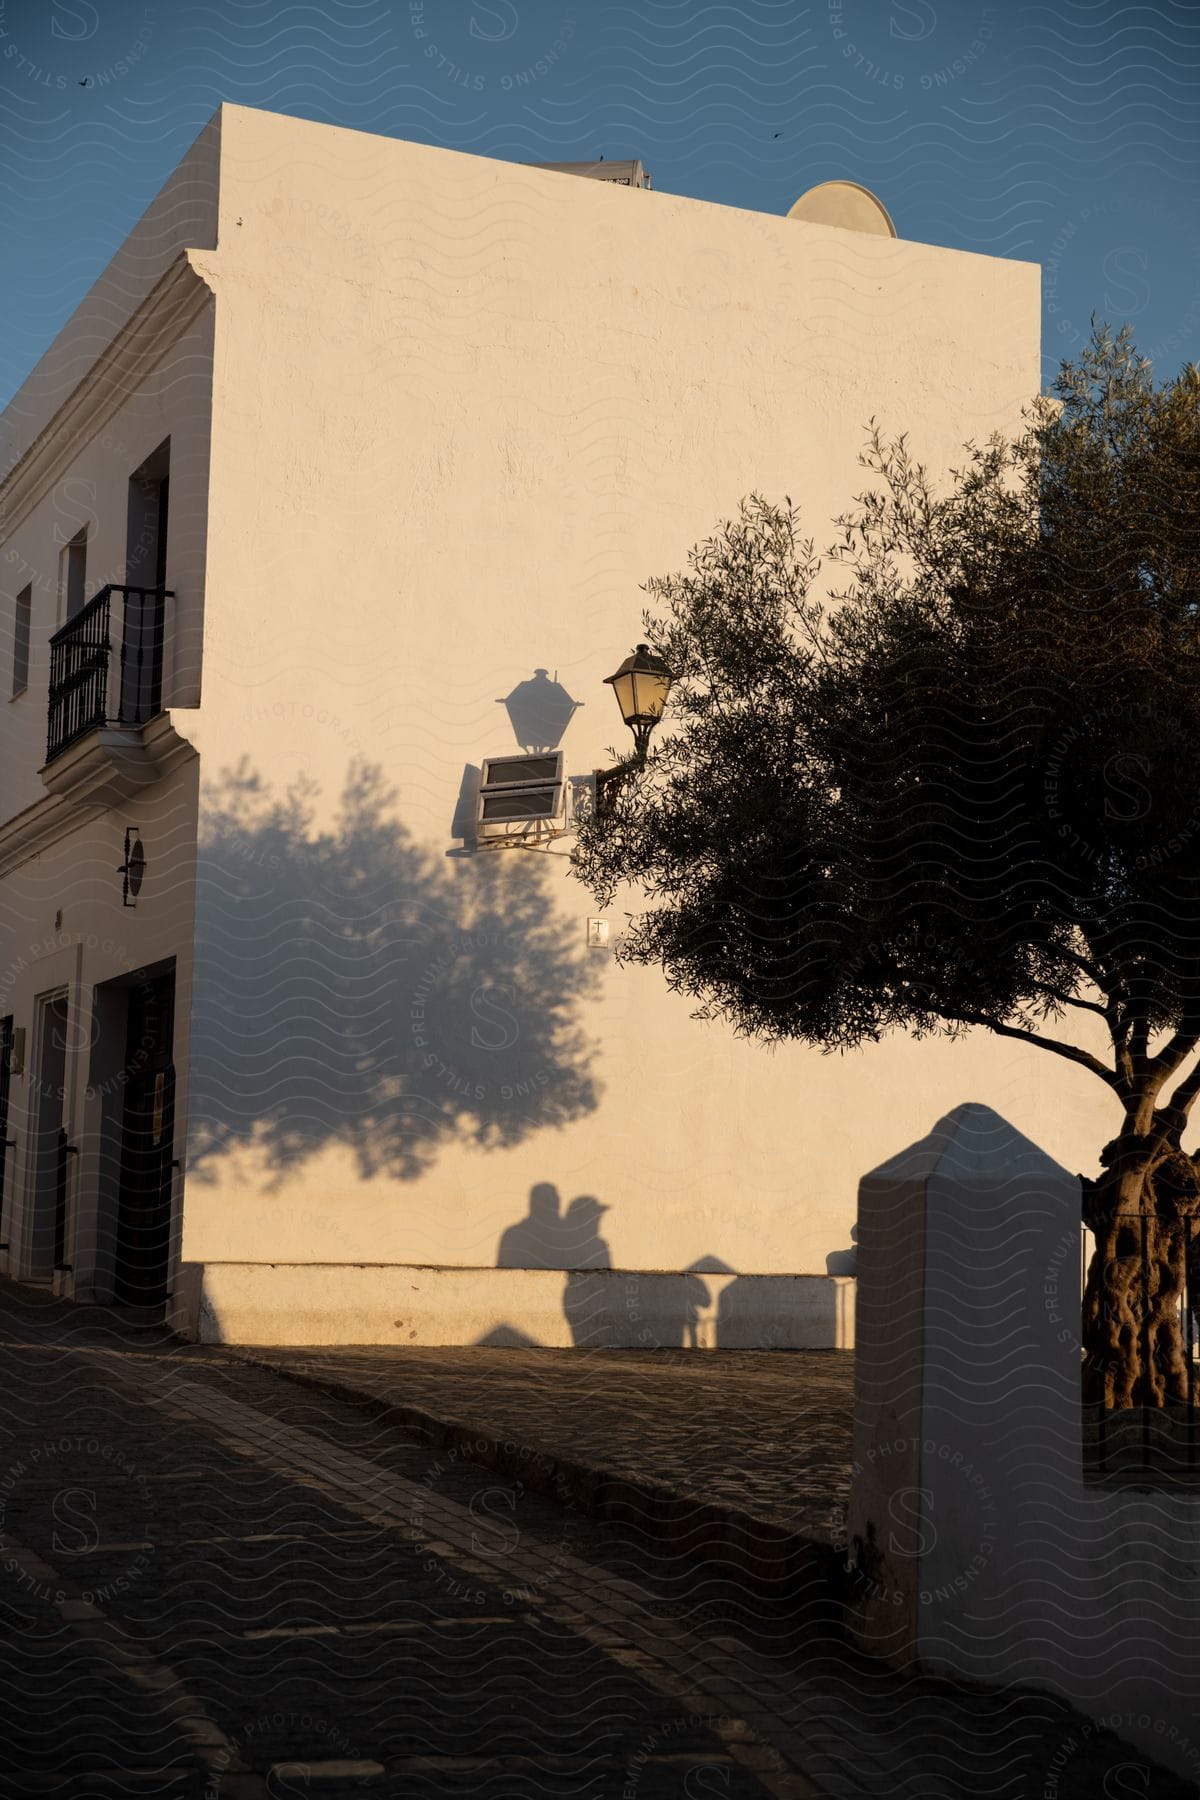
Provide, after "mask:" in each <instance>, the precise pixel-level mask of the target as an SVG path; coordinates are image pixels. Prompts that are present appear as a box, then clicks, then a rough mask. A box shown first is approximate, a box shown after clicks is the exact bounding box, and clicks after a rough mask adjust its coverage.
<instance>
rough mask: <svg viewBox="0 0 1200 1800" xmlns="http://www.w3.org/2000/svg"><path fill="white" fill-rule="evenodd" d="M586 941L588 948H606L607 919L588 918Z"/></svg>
mask: <svg viewBox="0 0 1200 1800" xmlns="http://www.w3.org/2000/svg"><path fill="white" fill-rule="evenodd" d="M587 941H588V949H589V950H607V949H608V920H607V919H589V920H588V922H587Z"/></svg>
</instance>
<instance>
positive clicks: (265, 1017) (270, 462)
mask: <svg viewBox="0 0 1200 1800" xmlns="http://www.w3.org/2000/svg"><path fill="white" fill-rule="evenodd" d="M1037 386H1038V272H1037V270H1036V268H1034V267H1033V266H1031V265H1028V264H1021V263H1013V262H1006V261H1000V260H996V259H992V258H988V257H980V256H972V255H965V254H961V253H957V252H952V251H948V250H942V249H937V248H932V247H930V246H927V245H920V244H912V243H906V242H903V241H899V240H895V239H892V238H890V237H884V236H870V235H864V234H863V233H861V232H857V231H851V230H845V229H839V228H837V227H835V226H831V225H825V224H816V223H802V222H798V221H796V220H791V219H784V218H776V217H768V216H764V215H760V214H755V213H747V212H740V211H737V210H735V209H732V208H728V207H720V206H712V205H707V204H704V203H702V202H698V201H695V200H687V199H681V198H678V197H675V196H672V195H670V194H666V193H662V192H658V191H646V190H644V189H640V188H634V187H626V186H619V185H613V184H609V183H606V182H602V181H594V180H581V179H579V178H577V177H576V176H574V175H572V174H569V173H559V172H553V171H549V170H541V169H535V168H529V167H523V166H517V165H513V164H508V163H503V162H496V161H492V160H488V159H485V158H481V157H476V156H464V155H459V154H456V153H453V152H449V151H445V150H438V149H430V148H426V147H424V146H422V145H419V144H410V143H403V142H396V141H393V140H391V139H385V138H378V137H372V136H367V135H363V134H360V133H356V132H349V131H340V130H334V129H330V128H328V127H325V126H319V125H313V124H308V123H304V122H301V121H298V120H294V119H289V118H282V117H278V116H274V115H270V114H264V113H259V112H254V111H249V110H247V109H244V108H241V107H228V106H227V107H224V108H223V109H222V110H221V112H220V113H219V114H218V115H217V117H216V118H214V120H213V121H212V123H211V124H210V125H209V126H208V128H207V129H206V131H205V132H204V133H203V135H202V136H201V137H200V139H199V140H198V141H197V143H196V145H195V146H194V147H193V149H192V150H191V151H190V152H189V154H188V156H187V157H186V158H185V159H184V161H183V163H182V164H181V165H180V167H179V169H178V170H177V171H176V173H175V175H174V176H173V177H172V178H171V180H170V182H169V183H168V184H167V186H166V187H165V188H164V189H163V191H162V193H161V194H160V195H159V197H158V199H157V200H156V201H155V203H154V204H153V206H152V207H151V208H150V210H149V212H148V213H147V214H146V215H145V217H144V218H143V219H142V221H141V222H140V224H139V225H138V226H137V227H136V229H135V230H134V231H133V232H132V233H131V235H130V237H129V238H128V240H127V241H126V243H125V244H124V245H123V246H122V247H121V249H120V250H119V251H118V253H117V255H116V257H115V258H114V260H113V262H112V263H111V264H110V265H109V267H108V269H107V270H106V271H105V273H104V275H103V276H102V277H101V278H100V280H99V281H98V282H97V284H96V286H95V287H94V288H93V289H92V291H91V293H90V294H89V295H88V296H87V298H86V300H85V301H84V302H83V303H82V305H81V306H80V307H79V309H78V311H77V312H76V314H75V315H74V317H73V318H72V320H71V321H70V323H69V324H68V325H67V326H66V327H65V329H64V330H63V331H62V333H61V334H60V335H59V337H58V338H57V339H56V340H55V342H54V343H53V345H52V346H51V347H50V349H49V350H48V351H47V353H46V355H45V356H44V358H43V359H42V361H41V362H40V363H39V364H38V366H37V368H36V369H35V371H34V372H33V374H32V375H31V376H30V378H29V380H28V381H27V382H26V383H25V385H24V386H23V387H22V388H21V390H20V392H19V393H18V394H17V396H16V397H15V399H14V400H13V402H12V404H11V405H10V407H9V408H8V410H7V412H6V413H5V414H4V416H3V420H2V422H0V476H2V483H0V539H2V542H0V589H2V595H3V615H2V617H0V680H2V681H3V682H4V683H5V684H6V690H5V695H4V697H5V700H6V702H7V704H4V705H3V706H2V707H0V728H2V729H3V733H4V737H3V745H2V753H3V770H4V785H3V801H2V805H0V821H2V822H0V894H2V903H0V929H2V932H3V938H2V941H0V1018H3V1019H4V1021H5V1023H4V1026H3V1030H4V1033H5V1042H6V1043H8V1044H9V1045H10V1050H9V1051H8V1052H7V1053H6V1054H8V1055H9V1056H10V1057H11V1076H10V1078H9V1079H8V1082H7V1093H6V1097H5V1098H6V1114H5V1117H6V1129H5V1130H4V1132H3V1133H2V1134H0V1135H3V1136H4V1137H5V1138H6V1139H8V1140H9V1142H8V1145H7V1148H6V1152H5V1161H4V1165H3V1189H2V1198H3V1212H2V1229H0V1243H2V1244H3V1249H2V1250H0V1267H4V1268H7V1270H8V1271H9V1273H11V1274H15V1275H17V1276H18V1277H20V1278H22V1279H25V1280H35V1281H36V1280H42V1281H48V1280H53V1281H54V1282H55V1284H56V1285H57V1286H58V1287H59V1288H60V1290H62V1291H64V1292H67V1293H74V1294H76V1295H79V1296H87V1297H91V1298H98V1299H101V1300H109V1299H112V1298H114V1296H115V1298H116V1299H118V1300H126V1301H132V1300H137V1301H140V1302H144V1303H151V1302H155V1301H161V1298H162V1296H163V1295H166V1296H167V1297H168V1301H167V1304H168V1308H169V1316H170V1317H171V1318H172V1319H173V1320H174V1321H175V1323H176V1324H177V1325H178V1326H179V1327H180V1328H181V1329H183V1330H186V1331H189V1332H193V1333H195V1332H200V1333H202V1334H203V1335H205V1336H209V1337H225V1338H229V1339H233V1340H243V1341H257V1342H293V1343H314V1342H321V1341H337V1340H347V1341H359V1342H399V1343H409V1342H427V1343H428V1342H433V1343H437V1342H473V1341H476V1340H479V1339H484V1338H488V1339H490V1340H491V1341H494V1342H506V1341H507V1342H522V1341H534V1342H538V1343H571V1342H573V1341H579V1342H585V1341H590V1342H608V1343H625V1344H631V1345H637V1344H658V1343H668V1344H669V1343H675V1344H684V1343H700V1344H704V1343H712V1342H714V1341H719V1342H720V1343H721V1344H725V1345H739V1344H751V1343H806V1342H807V1343H818V1344H820V1343H834V1342H845V1341H848V1339H849V1331H850V1296H851V1291H852V1282H851V1280H850V1279H849V1277H848V1276H846V1275H845V1274H840V1275H839V1274H837V1273H836V1272H835V1273H831V1272H830V1271H831V1270H832V1271H837V1270H839V1269H842V1270H844V1269H846V1268H847V1267H848V1266H849V1263H848V1260H847V1258H848V1253H849V1252H850V1250H851V1247H852V1238H851V1231H852V1226H853V1222H854V1217H855V1200H856V1188H857V1183H858V1179H859V1177H860V1175H861V1174H862V1173H863V1172H864V1171H865V1170H868V1169H871V1168H873V1167H875V1166H877V1165H878V1164H879V1163H881V1162H882V1161H884V1160H885V1159H886V1158H887V1157H888V1156H890V1155H892V1154H894V1153H895V1152H896V1151H897V1150H899V1149H901V1148H903V1146H904V1145H905V1144H907V1143H909V1142H910V1141H912V1140H913V1139H914V1138H916V1137H919V1136H921V1135H923V1134H924V1132H925V1130H926V1129H927V1127H928V1125H929V1122H930V1121H931V1120H932V1119H934V1118H937V1117H938V1116H940V1115H941V1114H943V1113H945V1112H946V1111H948V1110H949V1108H950V1107H952V1106H953V1105H956V1104H957V1103H959V1102H961V1101H964V1100H984V1101H986V1102H988V1103H989V1104H991V1105H993V1106H994V1107H996V1109H997V1110H999V1111H1001V1112H1003V1113H1004V1114H1005V1116H1006V1117H1007V1118H1009V1119H1010V1120H1011V1121H1012V1122H1013V1123H1014V1124H1015V1125H1016V1126H1018V1127H1019V1128H1020V1129H1021V1130H1023V1131H1025V1132H1026V1133H1027V1134H1028V1135H1029V1136H1030V1137H1032V1138H1033V1139H1034V1140H1035V1141H1037V1142H1038V1143H1039V1144H1041V1145H1043V1146H1044V1147H1045V1148H1046V1149H1047V1150H1048V1151H1049V1152H1050V1153H1051V1154H1052V1155H1054V1156H1056V1157H1057V1158H1058V1159H1059V1160H1060V1161H1064V1162H1066V1163H1067V1164H1068V1166H1071V1167H1081V1166H1082V1167H1090V1166H1091V1164H1092V1162H1093V1161H1094V1157H1095V1146H1097V1145H1099V1144H1100V1143H1102V1142H1103V1141H1104V1139H1105V1137H1106V1136H1108V1135H1109V1134H1110V1133H1109V1124H1108V1121H1107V1119H1106V1118H1104V1117H1103V1116H1102V1112H1101V1100H1100V1096H1099V1095H1097V1097H1096V1098H1095V1099H1093V1098H1092V1096H1091V1094H1090V1092H1089V1089H1090V1087H1092V1086H1095V1085H1096V1084H1095V1083H1091V1082H1089V1080H1088V1078H1087V1077H1086V1075H1085V1074H1083V1073H1081V1072H1076V1071H1073V1070H1071V1069H1069V1068H1067V1067H1066V1066H1065V1065H1064V1066H1058V1065H1056V1064H1052V1063H1051V1064H1050V1066H1049V1067H1048V1068H1047V1067H1045V1066H1044V1065H1045V1064H1047V1063H1049V1059H1048V1058H1046V1057H1045V1056H1043V1055H1041V1054H1040V1053H1039V1052H1037V1051H1036V1050H1032V1049H1026V1048H1025V1047H1023V1046H1021V1045H1019V1044H1012V1043H1002V1042H999V1041H997V1040H994V1039H991V1038H988V1037H986V1036H982V1037H978V1038H977V1037H972V1038H970V1039H968V1040H966V1041H965V1042H963V1043H960V1044H958V1045H955V1046H952V1045H949V1044H945V1043H934V1044H925V1045H920V1046H914V1045H913V1044H911V1043H910V1042H908V1041H907V1040H906V1039H903V1038H896V1039H894V1040H889V1041H888V1042H886V1043H884V1044H883V1045H881V1046H879V1047H877V1048H875V1049H873V1050H871V1051H870V1052H864V1053H862V1054H860V1055H855V1056H852V1057H844V1058H823V1057H821V1056H820V1055H818V1054H816V1053H812V1052H808V1051H805V1050H803V1049H800V1048H796V1049H790V1050H787V1051H778V1052H771V1051H769V1050H766V1049H764V1048H761V1047H757V1046H754V1045H749V1044H746V1043H742V1042H738V1041H735V1040H734V1039H733V1038H732V1036H731V1035H730V1034H729V1033H727V1032H725V1031H724V1030H722V1029H720V1028H714V1027H710V1026H704V1025H701V1024H699V1023H697V1022H695V1021H693V1020H692V1018H691V1017H690V1014H689V1007H688V1005H687V1004H686V1003H685V1002H683V1001H681V1000H679V999H678V998H676V997H673V996H671V995H669V994H668V993H667V992H666V989H665V986H664V983H663V980H662V978H661V976H660V975H659V974H658V972H657V971H655V970H648V969H632V968H621V967H619V966H618V965H617V963H616V962H615V960H614V958H613V956H612V954H611V949H607V950H606V949H605V948H603V947H602V946H599V947H598V946H595V945H594V944H592V943H591V941H590V939H592V938H594V937H595V936H597V935H598V934H597V932H596V930H595V928H594V927H593V926H592V925H591V924H590V921H591V920H592V919H593V918H594V916H595V912H596V909H595V907H594V905H593V904H592V903H591V902H590V901H589V898H588V895H587V894H586V892H585V890H584V889H583V888H582V887H581V886H580V885H579V884H578V883H577V882H576V881H575V880H574V878H573V877H571V875H570V873H569V864H568V861H567V854H568V852H569V848H570V841H571V840H570V829H569V827H570V812H569V805H570V795H571V793H572V791H573V789H574V788H577V787H578V785H579V784H580V783H584V784H586V782H587V780H588V778H589V777H590V776H591V774H592V772H593V771H594V770H595V768H596V767H597V766H602V765H605V764H607V763H609V762H610V761H611V756H610V754H609V750H610V747H612V746H614V745H617V744H618V742H619V740H620V739H621V738H622V737H623V736H624V732H623V728H622V726H621V724H620V721H619V719H618V717H617V714H616V710H615V708H614V707H613V705H612V701H611V698H610V695H609V693H608V691H607V690H606V689H605V687H604V686H603V678H604V677H605V676H606V675H608V674H609V673H610V672H611V671H612V669H613V668H614V667H615V665H616V664H617V663H618V662H619V661H620V660H621V659H622V657H623V656H625V655H626V654H627V652H628V651H629V649H630V647H631V645H632V644H633V643H634V642H635V640H636V639H637V638H638V636H639V635H640V619H641V611H642V605H643V596H642V594H641V593H640V591H639V588H640V584H641V583H642V582H643V581H645V580H646V578H647V577H648V576H649V575H651V574H655V573H663V572H666V571H667V570H669V569H673V568H678V567H681V566H682V565H683V563H684V561H685V559H686V555H687V552H688V550H689V548H690V547H691V545H692V544H693V543H695V542H696V541H697V540H698V539H700V538H702V537H705V536H707V535H708V534H709V533H710V532H711V531H712V530H714V529H715V528H716V526H717V525H718V523H719V522H720V520H722V519H724V518H727V517H729V516H731V515H732V514H733V513H734V512H735V511H736V507H737V503H738V501H739V499H740V498H741V497H742V496H743V495H744V494H746V493H748V492H750V491H751V490H752V489H757V490H759V491H761V492H763V493H766V494H768V495H771V496H774V497H781V496H782V495H783V494H785V493H787V494H790V495H791V496H792V497H793V498H794V499H795V500H796V501H798V502H799V503H800V504H801V505H802V507H803V510H804V514H805V519H806V522H807V528H808V529H810V530H811V531H812V533H813V535H814V536H815V537H816V538H817V540H818V543H820V542H824V541H825V540H826V536H827V534H828V532H829V521H830V520H831V519H832V517H833V516H834V515H835V514H836V513H837V512H838V511H840V510H841V509H842V508H843V507H844V506H845V505H846V504H847V502H848V501H849V499H850V498H851V496H852V495H853V494H854V493H855V492H857V491H858V489H859V487H860V486H861V484H862V471H861V470H860V469H859V467H858V466H857V462H856V457H857V454H858V451H859V450H860V448H861V445H862V442H863V438H864V426H865V423H866V421H867V419H868V418H869V417H871V416H872V415H873V416H875V417H877V418H878V419H879V420H880V421H881V423H882V424H883V425H884V426H885V427H886V428H889V429H894V430H906V431H907V432H908V433H909V435H910V441H911V443H912V445H913V447H914V449H915V450H916V451H917V453H918V454H919V455H920V456H921V458H922V460H924V461H925V462H926V463H928V464H929V465H930V466H931V467H933V468H935V469H936V468H938V467H946V466H949V465H950V464H951V463H952V462H953V461H954V460H955V458H956V455H957V453H958V451H959V449H960V447H961V445H962V443H963V441H964V439H966V438H968V437H976V438H978V437H981V436H984V435H986V434H987V433H988V432H989V431H991V430H992V429H993V428H1000V429H1011V428H1012V427H1014V426H1015V424H1016V423H1017V421H1018V418H1019V412H1020V408H1021V406H1022V404H1023V403H1024V402H1026V401H1027V400H1028V399H1029V398H1030V397H1031V396H1032V395H1033V394H1034V393H1035V392H1036V390H1037ZM164 590H165V593H164ZM106 621H107V623H106ZM64 627H67V629H66V631H65V632H64V630H63V628H64ZM8 692H11V695H12V698H11V699H8ZM498 699H499V700H503V701H506V702H507V704H497V701H498ZM48 746H49V749H48ZM534 749H539V750H542V751H543V752H545V753H546V754H548V755H550V756H551V757H552V758H554V759H557V758H558V757H559V756H560V754H561V762H559V761H557V760H552V762H551V763H550V765H549V766H548V767H547V768H546V769H544V770H539V769H537V768H533V769H531V768H530V766H529V765H526V766H525V767H524V768H518V769H517V770H516V771H515V773H516V774H517V775H518V776H525V777H529V776H531V775H537V774H539V773H540V774H543V775H549V776H550V777H551V778H552V780H553V779H554V778H557V777H558V776H560V775H561V779H562V782H563V784H564V788H565V793H566V797H567V805H566V808H565V809H564V811H563V813H562V817H561V820H560V823H561V827H562V829H561V831H558V832H556V833H551V832H549V831H548V830H547V829H546V827H545V826H541V825H539V826H538V827H537V828H536V829H535V830H533V831H532V832H531V833H529V834H526V835H524V836H522V837H520V838H519V839H518V841H517V843H516V844H514V845H506V846H504V847H497V846H496V845H494V844H481V843H480V842H479V841H478V837H477V833H476V817H477V811H478V790H479V780H480V770H481V768H482V767H483V765H484V762H485V759H487V758H494V757H498V756H499V757H504V756H510V757H511V756H515V755H520V754H523V753H528V752H530V751H531V750H534ZM618 753H619V754H624V753H625V748H624V746H622V747H621V748H620V750H619V752H618ZM501 772H502V773H503V772H504V771H501ZM508 773H510V774H511V773H513V771H508ZM557 800H558V796H550V797H549V798H545V804H546V805H547V806H549V807H551V809H552V810H553V809H554V808H555V806H556V805H557ZM539 804H540V803H539ZM492 810H495V809H494V808H493V809H492ZM143 863H144V868H143ZM604 923H607V925H608V926H609V928H610V934H611V937H612V938H615V936H616V935H617V933H618V932H619V929H620V924H621V913H620V909H615V910H614V912H613V913H612V914H611V915H610V917H609V918H608V919H607V920H606V921H604ZM601 935H602V934H601ZM604 1209H607V1210H604ZM564 1271H566V1273H565V1274H564ZM797 1277H799V1278H804V1279H794V1278H797Z"/></svg>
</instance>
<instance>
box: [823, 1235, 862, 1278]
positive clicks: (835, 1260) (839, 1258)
mask: <svg viewBox="0 0 1200 1800" xmlns="http://www.w3.org/2000/svg"><path fill="white" fill-rule="evenodd" d="M825 1273H826V1274H827V1275H857V1274H858V1226H857V1225H852V1226H851V1227H850V1248H849V1249H848V1250H831V1251H830V1252H829V1255H828V1256H827V1257H826V1258H825Z"/></svg>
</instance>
